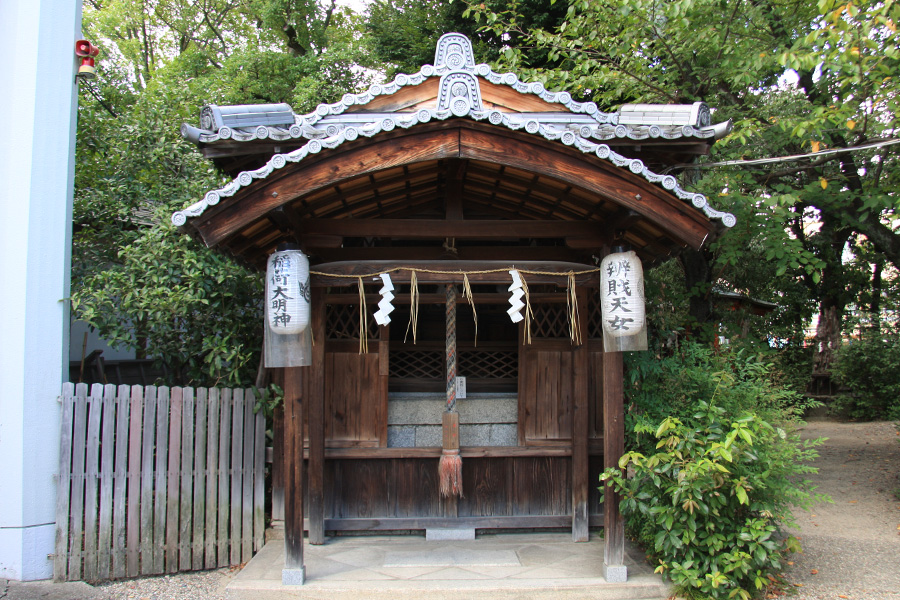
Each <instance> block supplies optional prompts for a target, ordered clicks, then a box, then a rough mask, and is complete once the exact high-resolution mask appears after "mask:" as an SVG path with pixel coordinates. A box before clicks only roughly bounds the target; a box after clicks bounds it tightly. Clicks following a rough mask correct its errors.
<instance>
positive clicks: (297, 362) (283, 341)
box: [265, 244, 312, 368]
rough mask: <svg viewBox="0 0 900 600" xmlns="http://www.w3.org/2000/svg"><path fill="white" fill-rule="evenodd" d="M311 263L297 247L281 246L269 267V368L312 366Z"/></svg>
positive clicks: (266, 351)
mask: <svg viewBox="0 0 900 600" xmlns="http://www.w3.org/2000/svg"><path fill="white" fill-rule="evenodd" d="M310 292H311V290H310V281H309V260H308V259H307V258H306V255H305V254H303V252H301V251H300V250H299V248H297V246H296V245H295V244H281V245H280V246H279V247H278V251H276V252H273V253H272V255H271V256H269V260H268V264H267V268H266V305H265V310H266V327H265V365H266V367H270V368H271V367H301V366H306V365H309V364H311V359H312V354H311V346H312V343H311V336H310V327H309V311H310Z"/></svg>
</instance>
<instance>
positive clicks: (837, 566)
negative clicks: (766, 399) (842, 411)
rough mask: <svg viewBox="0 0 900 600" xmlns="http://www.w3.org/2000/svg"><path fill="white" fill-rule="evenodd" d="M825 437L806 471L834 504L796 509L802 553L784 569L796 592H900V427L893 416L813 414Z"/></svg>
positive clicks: (869, 597) (852, 595) (895, 595)
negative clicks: (882, 419)
mask: <svg viewBox="0 0 900 600" xmlns="http://www.w3.org/2000/svg"><path fill="white" fill-rule="evenodd" d="M803 437H805V438H817V437H826V438H828V441H826V442H825V444H824V445H823V446H822V447H821V448H820V449H819V454H820V458H819V459H818V460H817V461H816V463H815V466H817V467H818V468H819V473H818V474H816V475H813V476H811V477H810V479H811V480H812V481H813V482H814V483H815V484H816V485H818V486H819V491H820V492H822V493H825V494H828V495H830V496H831V498H832V499H833V500H834V503H833V504H824V503H820V504H817V505H816V506H814V507H813V510H812V511H809V512H807V511H798V512H797V514H796V515H795V516H796V517H797V525H798V529H797V530H795V531H793V533H794V534H795V535H796V536H797V537H799V538H800V543H801V544H802V546H803V553H802V554H798V555H794V557H793V563H794V564H793V565H792V566H791V567H790V569H789V570H788V571H787V572H786V573H785V575H786V576H787V578H788V580H789V581H791V582H792V583H793V584H794V585H795V586H796V589H797V592H798V595H797V596H796V597H795V598H797V600H824V599H829V600H832V599H838V598H849V599H852V600H900V499H898V498H897V496H896V495H895V492H896V493H900V492H898V490H900V435H898V433H897V428H896V426H895V425H894V424H893V423H838V422H833V421H812V422H810V423H809V424H808V425H806V426H805V427H804V430H803Z"/></svg>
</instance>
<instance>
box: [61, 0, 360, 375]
mask: <svg viewBox="0 0 900 600" xmlns="http://www.w3.org/2000/svg"><path fill="white" fill-rule="evenodd" d="M84 28H85V35H86V36H87V37H89V38H90V39H92V40H95V41H97V42H98V43H99V45H100V46H101V48H102V55H101V61H100V63H99V65H98V78H97V80H95V82H93V83H90V82H86V83H83V84H82V86H83V87H82V94H81V102H80V106H79V125H78V139H77V146H76V148H77V150H76V152H77V156H76V173H75V178H76V180H75V206H74V240H73V306H74V308H75V315H76V316H77V317H78V318H81V319H83V320H85V321H87V322H88V323H89V324H90V325H92V326H93V327H95V328H97V329H98V330H99V332H100V334H101V336H103V337H104V338H105V339H107V340H108V341H109V342H110V343H112V344H113V345H114V346H121V347H128V348H132V349H134V350H136V351H137V353H138V355H139V356H146V357H148V358H153V359H154V360H156V361H157V362H159V363H160V364H164V365H165V366H166V367H167V371H168V372H169V373H170V374H171V376H172V377H173V380H172V381H168V382H166V383H170V384H187V383H192V384H194V385H208V384H214V383H217V382H223V383H227V384H229V385H238V384H245V383H250V382H252V381H253V379H254V376H255V373H256V369H257V364H258V361H259V349H260V347H261V343H262V335H261V334H262V329H261V326H260V325H259V323H260V318H261V313H260V310H261V309H260V305H259V302H260V298H261V288H260V285H261V284H260V281H261V278H260V276H259V275H258V274H254V273H251V272H249V271H247V270H246V269H245V268H243V267H241V266H239V265H237V264H235V263H234V262H233V261H232V260H231V259H230V258H227V257H225V256H222V255H220V254H217V253H214V252H212V251H210V250H208V249H206V248H203V247H201V246H199V245H198V244H197V243H196V242H194V241H193V240H191V239H189V238H187V237H185V236H184V235H183V234H181V233H179V232H177V231H175V230H173V228H172V227H171V226H170V225H168V215H170V214H171V212H172V211H174V210H177V209H180V208H182V207H184V206H185V205H187V204H190V203H191V202H194V201H196V199H197V198H199V197H201V196H202V195H203V193H204V192H205V191H206V190H208V189H210V188H212V187H217V186H218V185H221V184H222V183H223V182H224V176H223V175H222V174H220V173H218V172H216V170H215V169H214V168H213V166H212V164H211V163H210V162H209V161H207V160H206V159H204V158H203V157H202V156H201V155H200V153H199V152H197V150H196V148H195V147H193V146H192V145H191V144H189V143H188V142H186V141H185V140H184V139H182V138H181V136H180V135H179V128H180V126H181V124H182V123H183V122H196V120H197V117H196V115H197V113H198V112H199V109H200V108H201V107H202V106H203V105H205V104H244V103H248V104H249V103H260V102H271V103H275V102H287V103H290V104H292V105H293V106H294V108H295V110H297V111H300V112H302V111H309V110H312V109H313V108H314V107H315V105H316V104H317V103H319V102H329V101H335V100H337V99H339V98H340V97H341V96H342V95H343V94H345V93H347V92H350V91H357V90H358V87H359V86H360V85H362V84H363V83H364V82H365V81H366V78H367V75H366V73H365V71H364V70H363V69H361V68H360V65H366V64H368V62H367V59H366V57H365V55H364V53H363V47H362V45H361V42H360V41H359V39H358V38H359V31H360V28H361V19H360V17H359V16H357V15H354V14H353V13H351V12H350V11H349V10H347V9H343V8H340V7H336V6H335V4H334V3H328V4H319V3H316V2H314V1H312V0H251V1H239V0H211V1H209V2H201V3H195V2H188V1H187V0H113V1H110V2H104V3H101V2H98V1H96V0H93V1H92V0H87V1H86V2H85V19H84ZM332 44H334V47H332Z"/></svg>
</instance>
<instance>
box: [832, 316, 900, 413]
mask: <svg viewBox="0 0 900 600" xmlns="http://www.w3.org/2000/svg"><path fill="white" fill-rule="evenodd" d="M833 373H834V375H835V377H836V378H837V380H838V381H839V382H840V383H841V384H842V385H843V386H845V387H846V388H848V389H849V392H848V393H846V394H842V395H840V396H838V398H837V399H836V400H835V408H837V409H838V411H840V412H843V413H845V414H847V415H848V416H850V417H851V418H854V419H865V420H873V419H887V420H896V419H900V331H898V329H897V328H896V327H895V328H889V327H886V326H885V327H883V328H882V329H881V330H880V331H873V332H868V333H867V334H866V335H863V336H862V337H861V338H860V339H858V340H852V341H851V342H850V343H849V344H845V345H844V346H842V347H841V348H840V350H839V351H838V352H837V353H836V357H835V361H834V366H833Z"/></svg>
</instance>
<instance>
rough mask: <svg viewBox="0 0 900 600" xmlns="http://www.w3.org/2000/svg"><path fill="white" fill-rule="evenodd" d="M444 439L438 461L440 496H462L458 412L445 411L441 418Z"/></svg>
mask: <svg viewBox="0 0 900 600" xmlns="http://www.w3.org/2000/svg"><path fill="white" fill-rule="evenodd" d="M443 430H444V439H443V444H442V445H441V461H440V462H439V463H438V478H439V481H440V482H441V496H443V497H444V498H449V497H450V496H457V497H459V498H462V497H463V489H462V457H461V456H460V455H459V413H458V412H445V413H444V419H443Z"/></svg>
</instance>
